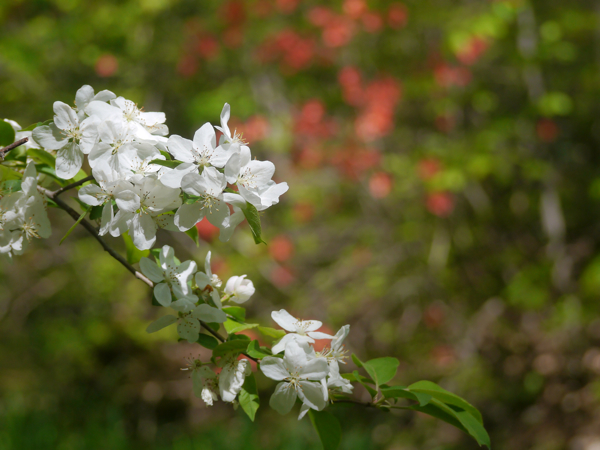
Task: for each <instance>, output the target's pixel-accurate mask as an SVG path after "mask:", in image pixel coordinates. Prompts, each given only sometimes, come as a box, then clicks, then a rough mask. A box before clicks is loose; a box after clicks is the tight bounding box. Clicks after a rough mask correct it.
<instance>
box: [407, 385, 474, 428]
mask: <svg viewBox="0 0 600 450" xmlns="http://www.w3.org/2000/svg"><path fill="white" fill-rule="evenodd" d="M407 389H409V390H410V391H413V392H422V393H425V394H429V395H431V396H432V397H433V398H436V399H438V400H440V401H442V402H444V403H447V404H449V405H454V406H458V407H459V408H461V409H463V410H465V411H467V412H468V413H469V414H471V415H472V416H473V417H475V418H476V419H477V420H478V421H479V423H483V418H482V417H481V413H480V412H479V411H478V410H477V408H475V407H474V406H473V405H471V404H470V403H469V402H467V401H466V400H464V399H462V398H460V397H459V396H458V395H455V394H453V393H452V392H449V391H447V390H446V389H443V388H441V387H440V386H438V385H437V384H435V383H433V382H431V381H426V380H423V381H417V382H416V383H413V384H411V385H410V386H408V388H407Z"/></svg>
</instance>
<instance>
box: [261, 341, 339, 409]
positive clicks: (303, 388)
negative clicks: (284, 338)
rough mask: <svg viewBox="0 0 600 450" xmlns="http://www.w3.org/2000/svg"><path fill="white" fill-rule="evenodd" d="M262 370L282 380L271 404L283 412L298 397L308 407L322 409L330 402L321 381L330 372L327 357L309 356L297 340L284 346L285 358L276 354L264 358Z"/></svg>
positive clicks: (274, 378)
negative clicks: (326, 397) (327, 401)
mask: <svg viewBox="0 0 600 450" xmlns="http://www.w3.org/2000/svg"><path fill="white" fill-rule="evenodd" d="M260 370H261V371H262V372H263V373H264V374H265V375H266V376H267V377H269V378H271V379H273V380H277V381H281V383H279V384H278V385H277V387H276V388H275V392H274V393H273V395H272V396H271V399H270V401H269V405H270V406H271V408H273V409H274V410H276V411H277V412H278V413H280V414H287V413H288V412H289V411H290V410H291V409H292V406H294V402H295V401H296V397H300V400H302V403H304V404H305V405H306V406H308V407H309V408H312V409H315V410H318V411H320V410H322V409H323V408H325V406H326V405H327V403H326V399H325V396H324V394H323V387H322V384H321V383H320V381H321V380H322V379H324V378H325V377H326V376H327V374H328V373H329V367H328V364H327V360H326V359H325V358H313V359H310V360H309V359H308V357H307V355H306V352H305V351H304V350H303V349H302V348H301V347H300V346H299V345H298V344H297V343H296V342H290V343H289V344H288V345H287V347H286V348H285V353H284V356H283V359H281V358H277V357H274V356H267V357H265V358H263V360H262V362H261V364H260Z"/></svg>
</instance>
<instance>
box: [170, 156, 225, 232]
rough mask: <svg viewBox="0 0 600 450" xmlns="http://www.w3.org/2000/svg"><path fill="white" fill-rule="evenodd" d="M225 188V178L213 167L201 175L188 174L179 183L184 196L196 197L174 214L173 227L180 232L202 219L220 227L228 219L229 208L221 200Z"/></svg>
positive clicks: (206, 169) (205, 169)
mask: <svg viewBox="0 0 600 450" xmlns="http://www.w3.org/2000/svg"><path fill="white" fill-rule="evenodd" d="M225 186H227V181H226V180H225V176H224V175H223V174H222V173H220V172H219V171H218V170H217V169H215V168H214V167H205V168H204V170H203V171H202V174H200V175H199V174H197V173H189V174H187V175H185V176H184V177H183V179H182V181H181V188H182V189H183V192H185V193H186V194H190V195H193V196H194V197H197V199H196V200H195V201H194V203H184V204H183V205H181V207H180V208H179V209H178V210H177V213H176V214H175V222H174V223H175V226H177V227H178V228H179V229H180V230H181V231H185V230H189V229H190V228H192V227H193V226H194V225H196V224H197V223H198V222H200V221H201V220H202V219H203V218H204V217H206V218H207V219H208V221H209V222H210V223H212V224H213V225H215V226H217V227H220V226H222V224H223V221H224V220H225V219H226V218H227V217H229V207H228V206H227V204H226V203H225V201H224V200H223V189H225Z"/></svg>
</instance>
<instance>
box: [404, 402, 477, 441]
mask: <svg viewBox="0 0 600 450" xmlns="http://www.w3.org/2000/svg"><path fill="white" fill-rule="evenodd" d="M432 400H433V401H431V402H429V403H428V404H426V405H425V406H421V405H413V406H411V407H410V409H413V410H415V411H419V412H422V413H425V414H428V415H430V416H432V417H435V418H436V419H440V420H443V421H444V422H446V423H449V424H450V425H452V426H455V427H456V428H458V429H459V430H461V431H464V432H465V433H467V434H468V433H469V432H468V431H467V429H466V428H465V427H464V426H463V425H462V424H461V423H460V420H458V419H457V418H456V417H455V416H454V411H453V410H452V409H450V407H448V406H446V405H444V404H443V403H442V404H441V406H440V405H439V404H438V402H437V400H435V399H432ZM448 410H450V411H448Z"/></svg>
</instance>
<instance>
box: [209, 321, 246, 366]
mask: <svg viewBox="0 0 600 450" xmlns="http://www.w3.org/2000/svg"><path fill="white" fill-rule="evenodd" d="M200 324H201V325H202V326H203V327H204V328H205V329H206V331H208V332H209V333H210V334H212V335H213V336H214V337H216V338H217V339H218V340H219V341H221V342H225V338H224V337H223V336H221V335H220V334H219V332H218V331H215V330H213V329H212V328H211V327H209V326H208V324H207V323H206V322H204V321H203V320H201V321H200ZM255 361H256V360H255Z"/></svg>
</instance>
